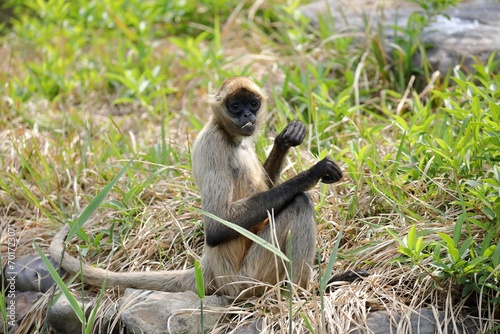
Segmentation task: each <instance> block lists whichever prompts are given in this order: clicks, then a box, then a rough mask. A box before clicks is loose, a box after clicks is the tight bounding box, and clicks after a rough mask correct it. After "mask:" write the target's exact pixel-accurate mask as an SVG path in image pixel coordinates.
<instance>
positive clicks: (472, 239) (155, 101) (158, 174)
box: [0, 0, 500, 332]
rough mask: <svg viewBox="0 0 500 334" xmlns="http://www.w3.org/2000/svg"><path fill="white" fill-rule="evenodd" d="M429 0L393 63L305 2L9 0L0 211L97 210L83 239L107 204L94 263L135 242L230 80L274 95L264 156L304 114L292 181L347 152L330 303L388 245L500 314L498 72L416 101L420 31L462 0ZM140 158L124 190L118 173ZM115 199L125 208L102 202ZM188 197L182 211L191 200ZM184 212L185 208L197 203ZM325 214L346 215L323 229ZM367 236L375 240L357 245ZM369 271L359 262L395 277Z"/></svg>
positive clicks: (328, 193)
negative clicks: (337, 282)
mask: <svg viewBox="0 0 500 334" xmlns="http://www.w3.org/2000/svg"><path fill="white" fill-rule="evenodd" d="M414 2H416V3H417V4H418V5H419V6H420V8H421V9H422V10H421V11H420V12H417V13H414V14H413V15H412V16H411V17H410V19H409V20H408V22H407V25H406V26H405V27H403V28H397V29H396V31H395V34H394V36H390V37H392V38H393V39H394V45H395V46H396V47H395V48H394V51H393V53H392V55H391V57H388V56H387V55H386V54H385V52H386V51H385V49H384V46H383V41H384V39H385V37H386V36H383V33H382V30H380V31H379V33H378V34H373V35H372V34H370V35H367V36H366V37H367V38H366V44H364V45H358V44H357V40H356V39H355V38H354V37H353V36H352V35H347V34H338V33H337V31H336V30H335V22H334V20H331V19H328V17H327V18H325V19H320V22H319V25H318V26H314V27H313V26H310V25H309V23H308V21H307V19H305V18H304V17H303V16H301V15H300V14H298V12H297V11H296V9H297V6H298V5H299V1H287V2H283V1H265V2H262V3H259V6H255V4H254V3H251V2H241V1H236V0H231V1H220V0H204V1H198V2H194V1H170V0H164V1H149V0H148V1H140V0H120V1H108V0H106V1H84V0H75V1H70V2H68V1H63V0H48V1H42V0H36V1H22V0H9V1H8V4H10V5H11V6H13V8H14V12H15V14H16V20H15V21H13V24H12V27H9V28H6V27H3V28H2V31H1V35H0V41H1V43H2V46H4V48H2V51H3V50H4V49H5V50H12V52H11V54H9V57H7V59H8V66H5V67H2V69H1V70H0V82H2V83H5V84H2V85H1V86H0V95H1V96H2V101H1V103H0V115H1V116H2V117H0V129H2V130H3V129H8V131H9V132H8V134H5V133H4V132H2V134H4V135H5V137H2V139H6V141H7V142H8V143H11V144H10V146H9V145H7V144H6V147H7V146H8V149H5V150H2V152H1V154H0V166H2V167H5V168H2V172H0V173H3V174H0V189H1V190H2V193H1V194H0V195H3V194H6V196H5V197H2V196H0V204H1V205H3V206H5V207H7V206H9V207H10V208H12V209H11V210H15V209H14V206H11V203H12V201H13V200H14V201H15V202H16V205H17V204H18V203H22V204H23V205H24V206H22V205H19V206H20V207H21V208H22V209H25V208H28V209H31V210H34V211H35V212H36V214H34V216H35V217H36V218H37V219H39V216H40V214H41V215H43V216H44V217H47V218H48V219H49V220H51V221H52V222H57V223H60V222H65V223H66V222H67V221H68V220H72V217H74V216H75V214H76V213H79V211H80V208H79V207H78V203H79V201H80V200H79V199H78V200H77V199H75V198H76V197H79V198H83V200H81V201H82V203H89V202H90V205H89V206H88V208H89V209H87V210H86V211H84V212H83V214H82V215H81V216H80V218H79V220H78V223H77V224H75V229H77V228H78V229H79V228H80V227H81V226H82V224H83V223H84V222H85V221H86V220H87V219H88V217H89V215H88V214H90V213H93V212H95V210H97V209H98V207H99V208H105V209H110V210H113V212H114V213H115V215H114V218H113V220H112V221H111V222H110V224H109V226H105V227H103V230H102V231H100V232H98V233H96V234H95V235H94V236H87V235H85V234H84V233H83V232H80V233H79V236H80V238H81V239H82V240H83V242H82V243H81V250H82V253H84V254H85V253H87V252H88V253H89V254H90V255H92V254H93V253H92V252H99V251H100V249H101V247H103V246H109V245H105V243H106V242H109V241H104V240H107V239H108V238H105V236H107V235H108V236H109V237H110V238H109V239H111V240H113V241H114V240H120V241H122V238H124V237H123V236H124V235H126V234H127V232H128V231H129V230H130V229H132V228H134V227H136V226H137V224H138V223H141V222H142V221H141V219H143V218H142V217H140V216H139V215H138V212H139V211H140V210H139V208H143V207H146V206H148V205H150V204H151V203H153V202H154V201H157V200H158V198H155V197H154V196H153V198H149V197H147V196H146V195H145V193H147V191H148V190H149V189H152V188H154V186H155V184H157V183H158V182H160V181H164V180H165V179H167V180H168V178H169V177H171V176H182V177H184V171H185V170H189V165H190V160H189V159H190V158H189V150H190V145H191V144H192V138H193V137H194V135H193V134H194V133H196V132H198V131H199V130H200V129H201V127H202V126H203V124H204V122H205V121H206V119H207V118H208V115H206V113H205V107H200V106H202V105H203V104H202V102H201V100H202V96H203V95H205V94H206V93H211V92H213V89H214V88H215V87H217V86H218V85H219V84H220V83H221V82H222V80H223V79H224V78H225V77H227V76H231V75H250V76H253V77H254V78H255V79H260V80H261V81H260V83H262V84H263V85H265V86H266V88H267V90H268V92H269V100H270V101H269V105H270V109H271V112H270V113H269V114H270V115H269V119H268V124H269V126H268V129H266V130H265V131H264V133H263V135H262V136H261V137H259V138H258V140H257V147H259V148H267V147H268V145H269V137H270V136H273V135H274V134H275V133H276V132H277V131H279V130H280V129H281V128H283V127H284V126H285V125H286V124H287V123H288V122H289V121H290V120H291V119H300V120H302V121H303V122H304V123H306V124H307V126H308V130H309V132H308V137H307V139H306V142H305V143H304V144H303V145H302V147H301V148H297V150H296V152H297V157H298V158H297V159H296V160H292V162H293V164H290V165H289V166H288V167H290V168H289V170H288V172H289V173H290V174H293V173H296V172H298V171H301V170H303V169H304V168H305V167H306V166H308V165H309V164H310V162H311V161H312V159H311V160H309V161H305V160H306V159H310V158H309V155H308V154H303V153H304V151H305V150H307V151H310V152H312V154H313V155H314V156H315V158H322V157H324V156H331V157H333V158H334V159H335V160H336V161H338V162H340V163H342V164H343V166H344V170H345V172H346V174H347V175H348V178H346V180H345V182H342V183H341V184H340V185H338V186H336V187H338V188H335V189H339V191H338V194H339V195H340V196H335V198H336V201H337V202H335V204H333V202H331V201H329V199H330V198H331V197H332V193H333V192H332V190H331V189H333V188H327V187H324V186H323V187H321V188H320V189H321V195H322V196H320V202H319V204H318V205H317V209H318V212H319V213H318V220H319V221H320V222H322V220H326V219H328V220H342V224H343V225H342V227H341V228H340V230H341V231H342V232H341V233H340V234H338V235H337V239H336V240H337V241H336V243H335V245H334V246H333V249H332V247H331V244H328V249H327V251H328V252H329V253H328V254H329V258H328V263H327V265H326V268H325V272H324V273H322V274H321V275H320V276H321V279H320V290H321V291H322V290H324V288H325V284H326V283H327V281H328V278H329V274H330V271H331V270H332V267H333V264H334V262H335V261H336V260H339V259H340V260H342V259H345V258H347V259H349V260H352V261H353V262H354V261H356V259H357V258H359V256H360V254H364V253H369V252H370V251H372V250H373V249H377V248H373V247H377V245H378V243H379V240H387V239H389V240H395V241H396V243H397V245H398V251H399V254H398V255H397V256H394V258H393V262H392V263H397V264H398V265H402V266H417V267H418V269H421V270H422V275H429V276H431V277H432V278H433V281H435V282H436V284H438V285H442V286H444V285H446V284H447V283H450V282H451V283H458V285H459V286H460V287H461V292H462V295H463V296H477V298H478V300H481V301H482V302H483V303H482V305H483V308H486V307H487V306H486V305H488V306H492V307H493V308H494V307H498V303H499V302H500V301H499V300H498V293H499V289H498V286H499V285H500V282H499V281H500V269H499V268H500V243H499V240H500V167H499V161H500V107H499V103H498V102H499V100H500V82H499V80H500V79H499V76H498V73H495V71H496V70H497V69H498V60H496V58H495V56H494V55H492V56H491V57H490V59H489V60H488V61H487V62H485V63H481V62H480V61H477V63H476V64H475V65H474V67H473V68H469V69H466V70H462V69H458V68H457V69H456V70H455V71H454V72H453V73H451V74H450V76H446V77H444V78H438V79H437V80H436V81H434V82H433V83H434V85H433V86H432V88H431V87H429V88H430V89H429V90H428V91H427V92H425V93H423V92H422V93H419V92H417V91H416V89H413V88H412V85H411V84H410V83H411V82H410V78H411V77H412V75H414V74H419V75H421V76H422V77H423V79H424V80H427V81H428V80H429V79H430V73H428V71H429V69H428V63H427V60H426V58H425V46H424V45H422V44H421V41H420V32H421V30H422V29H424V28H425V27H426V26H427V25H428V24H429V23H430V22H432V21H433V20H435V19H436V17H437V15H439V14H441V13H442V12H443V10H444V9H446V8H447V7H448V6H450V5H454V4H455V3H456V1H455V0H433V1H423V0H415V1H414ZM235 36H236V37H235ZM6 52H7V51H6ZM416 53H420V54H421V59H422V64H421V66H419V67H416V66H415V64H414V62H412V60H413V59H414V56H415V54H416ZM249 56H253V58H249ZM389 58H391V60H389ZM248 59H250V60H251V61H248ZM4 68H7V70H5V69H4ZM256 69H257V70H256ZM407 89H408V90H407ZM184 123H187V126H188V129H187V130H185V129H184V128H183V126H184ZM301 150H302V151H301ZM5 152H7V153H8V154H7V153H5ZM259 154H261V158H264V155H265V154H264V150H261V152H259ZM131 157H135V160H134V163H131V164H130V165H127V166H128V167H127V169H126V171H125V170H122V173H123V175H122V178H121V181H120V182H117V179H116V176H117V171H118V169H116V168H114V167H115V166H120V167H121V166H122V165H123V163H122V162H123V161H130V159H131ZM292 159H295V158H292ZM306 163H307V165H306ZM119 175H121V174H119ZM184 178H185V179H186V180H187V182H186V185H185V186H184V187H185V189H187V192H188V193H193V194H195V195H193V196H197V195H196V194H197V192H196V190H195V189H193V188H194V186H193V184H192V182H190V181H191V180H190V179H189V177H188V176H185V177H184ZM113 185H114V187H113V188H112V189H111V187H112V186H113ZM168 187H170V184H168V183H167V188H168ZM156 190H157V189H156ZM167 190H170V189H167ZM108 191H109V194H112V195H113V198H112V199H110V200H109V201H104V200H103V194H104V195H106V194H108ZM164 191H166V190H165V189H160V190H158V192H164ZM175 191H177V192H178V193H179V194H176V195H175V196H177V197H175V196H174V197H175V199H177V198H179V197H182V196H183V195H184V193H183V192H182V191H179V190H178V189H175ZM99 194H100V195H99ZM336 194H337V193H336ZM4 198H6V199H4ZM196 198H197V197H196ZM367 198H368V199H369V200H366V199H367ZM12 199H13V200H12ZM169 200H170V198H169ZM183 200H184V201H180V202H181V204H179V208H177V210H178V211H177V212H174V213H175V214H177V213H179V212H180V211H182V210H183V209H184V211H186V208H191V207H192V202H186V199H185V198H184V199H183ZM190 200H191V199H190ZM192 201H196V200H194V199H193V200H192ZM88 210H91V212H90V211H88ZM20 211H21V209H20ZM20 211H19V212H20ZM200 212H201V213H202V214H206V215H209V214H207V213H206V212H203V211H200ZM325 212H328V213H329V212H338V216H336V218H335V217H334V218H330V216H329V215H326V214H325V216H328V217H329V218H325V219H323V216H322V213H325ZM23 214H24V213H23ZM9 215H10V214H9ZM20 215H21V214H20ZM338 217H343V219H337V218H338ZM212 218H213V219H217V218H216V217H212ZM373 221H377V222H376V223H374V222H373ZM182 223H184V222H182ZM221 223H223V224H227V225H228V226H231V227H234V226H233V225H231V224H230V223H229V222H224V221H221ZM387 225H389V226H387ZM115 227H116V228H117V230H118V232H116V231H115ZM234 228H237V227H234ZM325 229H326V230H328V229H329V228H325ZM75 231H76V230H73V231H72V233H71V234H74V233H75ZM239 231H240V232H241V233H242V234H245V235H246V236H247V237H249V238H254V239H252V240H254V241H255V242H259V243H262V241H260V240H259V239H258V238H255V236H254V235H253V234H251V233H249V232H248V231H246V230H239ZM443 231H449V232H446V233H445V232H443ZM330 232H332V231H330ZM332 233H335V235H336V233H337V232H336V231H333V232H332ZM358 233H364V234H365V235H362V236H360V237H359V238H358ZM199 234H200V240H201V232H199ZM362 238H366V239H370V241H369V242H368V243H367V244H363V245H359V246H353V249H351V250H349V252H345V251H343V247H345V245H346V244H352V243H351V242H350V241H351V240H359V239H362ZM346 240H349V242H346ZM113 241H112V242H113ZM262 245H263V246H265V247H269V249H270V250H271V251H272V252H274V253H275V254H276V255H277V256H279V257H281V258H282V259H285V260H286V259H287V257H286V256H285V255H284V254H283V253H282V252H281V251H280V250H279V249H277V248H275V247H274V248H273V247H272V245H269V244H265V243H262ZM363 261H365V262H364V263H362V264H360V263H356V265H363V266H365V265H366V266H368V267H370V266H376V265H380V264H376V263H372V262H370V261H371V260H369V259H366V257H365V260H363ZM382 265H384V264H382ZM200 277H201V276H200V274H199V273H198V279H200ZM199 282H201V281H199ZM199 292H200V291H199ZM290 296H292V294H290ZM200 298H202V297H201V296H200ZM322 301H323V298H322ZM290 302H291V303H292V300H291V299H290ZM77 306H78V307H79V305H77ZM77 306H75V311H77V312H80V313H81V312H82V311H81V310H80V311H79V309H78V307H77ZM0 311H1V313H2V316H4V315H5V310H4V308H0ZM323 311H325V310H324V309H323V308H322V312H323ZM79 316H81V314H79ZM289 316H290V319H291V318H292V311H291V307H290V313H289ZM299 316H300V317H301V319H302V320H301V321H303V322H304V323H305V324H306V327H307V328H308V329H309V330H310V331H311V332H312V331H313V329H314V328H319V327H318V326H315V324H312V323H311V322H312V321H313V320H314V319H313V318H312V317H310V316H309V313H307V312H302V311H300V315H299ZM318 318H319V317H318ZM289 325H291V323H290V324H289Z"/></svg>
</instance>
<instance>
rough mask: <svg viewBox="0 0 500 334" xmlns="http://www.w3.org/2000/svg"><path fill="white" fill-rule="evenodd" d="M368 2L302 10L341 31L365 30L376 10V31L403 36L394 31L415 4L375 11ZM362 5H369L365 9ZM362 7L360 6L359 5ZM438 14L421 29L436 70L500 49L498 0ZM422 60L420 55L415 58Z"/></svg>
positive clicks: (335, 1)
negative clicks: (333, 23)
mask: <svg viewBox="0 0 500 334" xmlns="http://www.w3.org/2000/svg"><path fill="white" fill-rule="evenodd" d="M367 3H369V1H357V2H356V5H357V6H358V8H355V7H354V5H351V6H349V7H346V5H345V3H343V2H342V1H339V0H328V1H325V0H319V1H315V2H312V3H310V4H308V5H304V6H301V7H300V10H301V11H302V13H303V14H304V15H305V16H307V17H308V18H310V20H311V22H312V23H313V24H318V22H319V21H318V18H319V17H320V16H322V17H323V18H324V19H326V20H331V19H333V20H334V22H335V29H336V30H338V31H340V32H362V33H363V32H364V31H366V27H365V25H366V19H365V18H364V17H363V16H364V15H366V16H367V17H371V14H372V13H374V14H375V15H374V17H373V21H372V22H371V26H370V27H369V29H371V31H373V32H376V31H377V29H378V27H379V26H381V27H382V28H383V30H384V32H385V36H386V38H387V39H391V38H392V37H393V36H395V35H398V34H399V36H401V32H399V31H395V30H394V26H398V27H400V28H402V29H403V30H404V29H405V28H406V25H407V23H408V18H409V16H410V15H411V13H413V12H414V11H415V10H418V8H417V7H415V5H414V4H413V5H412V4H410V3H408V2H407V1H397V2H394V3H395V4H396V7H393V8H384V9H383V10H376V11H375V12H373V8H369V6H368V4H367ZM363 6H366V10H365V8H364V7H363ZM359 7H361V8H359ZM444 14H445V15H447V16H448V17H446V16H442V15H441V16H438V17H437V18H436V19H435V20H434V21H433V22H431V23H430V24H429V26H428V27H426V28H425V29H424V30H423V31H422V32H421V35H420V37H421V39H422V41H423V43H424V44H425V45H427V46H428V50H427V51H426V58H427V60H428V61H429V62H430V64H431V65H432V67H433V68H434V69H436V70H439V71H441V72H443V73H445V72H446V71H448V70H449V69H450V68H452V67H454V66H455V65H457V64H459V63H460V62H461V61H464V65H465V66H468V65H470V64H472V63H473V62H474V57H478V58H479V59H480V60H481V61H482V62H483V63H485V62H486V61H487V60H488V57H489V56H490V55H491V53H492V52H498V51H500V3H499V2H498V1H495V0H475V1H470V2H461V3H459V4H458V5H457V6H456V7H451V8H449V9H448V10H446V11H445V13H444ZM390 45H391V43H390V41H389V43H386V52H387V53H388V54H391V50H390ZM413 61H414V62H415V63H417V62H420V55H419V54H417V55H416V58H414V59H413Z"/></svg>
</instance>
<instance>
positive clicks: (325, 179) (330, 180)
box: [321, 175, 338, 184]
mask: <svg viewBox="0 0 500 334" xmlns="http://www.w3.org/2000/svg"><path fill="white" fill-rule="evenodd" d="M337 181H338V179H334V178H332V177H331V176H330V175H325V176H323V177H322V178H321V183H325V184H332V183H335V182H337Z"/></svg>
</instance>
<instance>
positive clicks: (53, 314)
mask: <svg viewBox="0 0 500 334" xmlns="http://www.w3.org/2000/svg"><path fill="white" fill-rule="evenodd" d="M77 300H78V301H79V305H82V302H81V299H79V298H77ZM95 304H96V298H95V297H85V317H86V319H87V321H88V320H89V316H90V314H91V312H92V310H93V308H94V306H95ZM116 312H117V310H116V307H114V306H112V307H111V308H108V309H105V310H103V309H99V310H98V311H97V318H96V320H95V324H91V325H93V331H92V333H102V334H111V333H118V328H117V327H118V326H114V321H113V320H114V319H115V318H116V317H117V315H116ZM47 321H48V323H49V325H50V327H51V328H52V330H53V331H54V333H55V334H73V333H82V327H83V324H82V323H81V321H80V319H78V316H77V315H76V313H75V311H74V310H73V308H72V307H71V304H70V303H69V301H68V299H67V298H66V296H64V295H61V296H60V297H59V298H58V299H57V300H56V301H55V302H54V303H53V304H52V305H51V306H49V308H48V310H47Z"/></svg>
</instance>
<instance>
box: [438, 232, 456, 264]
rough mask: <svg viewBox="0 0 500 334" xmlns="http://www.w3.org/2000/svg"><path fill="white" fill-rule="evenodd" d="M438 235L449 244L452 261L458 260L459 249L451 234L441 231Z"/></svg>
mask: <svg viewBox="0 0 500 334" xmlns="http://www.w3.org/2000/svg"><path fill="white" fill-rule="evenodd" d="M438 235H439V236H440V237H441V239H442V240H443V241H444V242H445V243H446V246H447V247H446V249H447V250H448V254H449V255H450V256H451V259H452V261H453V262H457V261H458V260H459V259H460V257H459V256H458V249H457V247H456V246H455V243H454V242H453V239H452V238H451V237H450V236H449V235H447V234H444V233H441V232H438Z"/></svg>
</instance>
